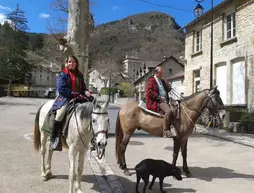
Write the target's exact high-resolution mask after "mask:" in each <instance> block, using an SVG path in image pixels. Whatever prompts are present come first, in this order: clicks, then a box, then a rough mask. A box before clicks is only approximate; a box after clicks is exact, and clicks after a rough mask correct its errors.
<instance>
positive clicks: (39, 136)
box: [34, 104, 44, 151]
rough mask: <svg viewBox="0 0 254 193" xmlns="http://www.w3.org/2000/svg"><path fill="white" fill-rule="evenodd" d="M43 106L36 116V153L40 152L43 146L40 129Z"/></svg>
mask: <svg viewBox="0 0 254 193" xmlns="http://www.w3.org/2000/svg"><path fill="white" fill-rule="evenodd" d="M43 105H44V104H43ZM43 105H41V106H40V107H39V109H38V111H37V113H36V116H35V120H34V150H35V151H39V149H40V146H41V132H40V128H39V117H40V112H41V108H42V107H43Z"/></svg>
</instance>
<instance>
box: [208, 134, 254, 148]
mask: <svg viewBox="0 0 254 193" xmlns="http://www.w3.org/2000/svg"><path fill="white" fill-rule="evenodd" d="M204 134H206V135H208V136H213V137H217V138H220V139H224V140H227V141H231V142H233V143H237V144H240V145H244V146H247V147H251V148H254V145H252V144H249V143H248V142H242V141H239V140H236V139H233V137H227V136H223V135H221V134H218V133H215V132H211V131H208V132H207V133H204ZM253 140H254V139H253Z"/></svg>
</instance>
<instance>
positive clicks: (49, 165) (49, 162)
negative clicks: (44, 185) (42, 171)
mask: <svg viewBox="0 0 254 193" xmlns="http://www.w3.org/2000/svg"><path fill="white" fill-rule="evenodd" d="M52 154H53V150H52V149H51V148H49V150H48V160H47V165H46V175H47V177H48V178H51V177H52V172H51V160H52Z"/></svg>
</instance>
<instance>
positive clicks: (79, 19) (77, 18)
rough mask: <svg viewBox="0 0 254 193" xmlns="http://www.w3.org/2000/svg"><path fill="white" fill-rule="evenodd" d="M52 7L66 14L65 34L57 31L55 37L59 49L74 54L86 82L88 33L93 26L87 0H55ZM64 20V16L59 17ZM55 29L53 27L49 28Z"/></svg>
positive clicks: (67, 53)
mask: <svg viewBox="0 0 254 193" xmlns="http://www.w3.org/2000/svg"><path fill="white" fill-rule="evenodd" d="M52 6H53V9H54V10H56V11H62V12H64V13H66V14H68V28H67V35H64V33H58V36H56V38H57V39H58V42H59V44H60V49H61V50H62V51H63V52H64V53H65V55H75V56H77V58H78V59H79V62H80V70H81V71H82V72H83V74H84V76H85V82H86V83H87V84H88V64H89V54H88V44H89V38H90V34H91V32H92V30H93V28H94V21H93V17H92V15H91V13H90V4H89V0H69V2H68V0H56V1H55V2H54V3H53V4H52ZM59 21H60V22H64V21H65V19H64V18H59ZM52 29H55V27H53V28H51V31H53V30H52Z"/></svg>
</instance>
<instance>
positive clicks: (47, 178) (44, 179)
mask: <svg viewBox="0 0 254 193" xmlns="http://www.w3.org/2000/svg"><path fill="white" fill-rule="evenodd" d="M41 180H42V181H48V180H49V177H48V176H41Z"/></svg>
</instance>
